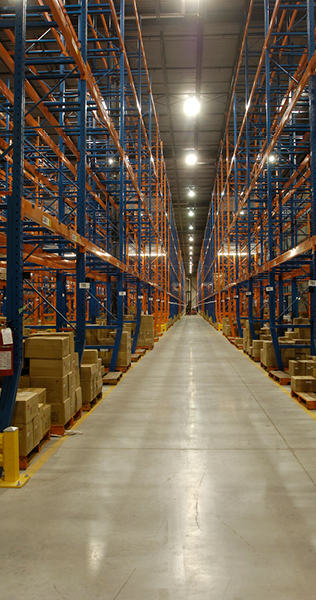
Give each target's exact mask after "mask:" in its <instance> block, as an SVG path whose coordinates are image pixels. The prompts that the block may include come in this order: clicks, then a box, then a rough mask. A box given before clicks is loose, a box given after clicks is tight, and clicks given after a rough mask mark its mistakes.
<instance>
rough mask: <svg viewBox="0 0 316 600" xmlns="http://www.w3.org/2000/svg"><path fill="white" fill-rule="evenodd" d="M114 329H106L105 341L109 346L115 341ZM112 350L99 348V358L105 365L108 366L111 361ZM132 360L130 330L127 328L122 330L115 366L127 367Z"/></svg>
mask: <svg viewBox="0 0 316 600" xmlns="http://www.w3.org/2000/svg"><path fill="white" fill-rule="evenodd" d="M115 337H116V331H112V330H111V331H108V338H107V343H108V345H109V346H113V345H114V342H115ZM112 353H113V350H112V349H111V350H110V349H109V350H100V352H99V357H100V358H101V361H102V364H103V365H104V366H105V367H109V366H110V363H111V358H112ZM131 361H132V342H131V332H130V330H128V329H125V325H124V329H123V331H122V337H121V343H120V348H119V352H118V357H117V363H116V366H117V367H129V366H130V364H131Z"/></svg>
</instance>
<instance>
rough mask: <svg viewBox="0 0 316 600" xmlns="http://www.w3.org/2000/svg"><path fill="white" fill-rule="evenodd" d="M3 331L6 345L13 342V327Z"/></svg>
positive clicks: (3, 340) (3, 339)
mask: <svg viewBox="0 0 316 600" xmlns="http://www.w3.org/2000/svg"><path fill="white" fill-rule="evenodd" d="M1 333H2V343H3V345H4V346H8V345H10V344H13V336H12V329H10V327H6V328H5V329H1Z"/></svg>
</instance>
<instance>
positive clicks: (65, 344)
mask: <svg viewBox="0 0 316 600" xmlns="http://www.w3.org/2000/svg"><path fill="white" fill-rule="evenodd" d="M25 359H28V360H29V376H30V385H31V387H32V388H45V389H46V401H47V403H48V404H50V405H51V421H52V425H57V426H60V425H61V426H64V425H66V424H67V423H68V422H69V421H70V420H71V419H72V417H73V416H74V415H75V414H76V413H78V412H79V411H80V410H81V406H82V400H81V389H80V380H79V358H78V354H77V353H75V351H74V334H73V333H72V332H69V333H68V332H64V333H60V334H59V333H49V334H48V333H47V334H34V335H31V336H30V337H28V338H27V340H26V342H25ZM22 385H24V384H23V383H22Z"/></svg>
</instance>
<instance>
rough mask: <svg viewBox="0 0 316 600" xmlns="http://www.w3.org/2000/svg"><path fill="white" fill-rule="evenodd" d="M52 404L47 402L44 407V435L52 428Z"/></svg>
mask: <svg viewBox="0 0 316 600" xmlns="http://www.w3.org/2000/svg"><path fill="white" fill-rule="evenodd" d="M51 411H52V409H51V405H50V404H45V405H44V407H43V416H42V437H44V435H45V434H46V433H47V432H48V431H49V430H50V428H51Z"/></svg>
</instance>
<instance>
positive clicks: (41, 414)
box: [12, 388, 51, 458]
mask: <svg viewBox="0 0 316 600" xmlns="http://www.w3.org/2000/svg"><path fill="white" fill-rule="evenodd" d="M12 425H14V426H15V427H18V428H19V454H20V457H23V458H25V457H27V455H28V454H30V452H32V450H34V448H35V447H36V446H38V445H39V444H40V442H41V440H42V439H43V438H44V437H45V435H46V434H47V433H48V432H49V431H50V428H51V406H50V405H49V404H46V390H45V389H43V388H42V389H31V388H24V389H19V390H18V393H17V397H16V402H15V407H14V414H13V420H12Z"/></svg>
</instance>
